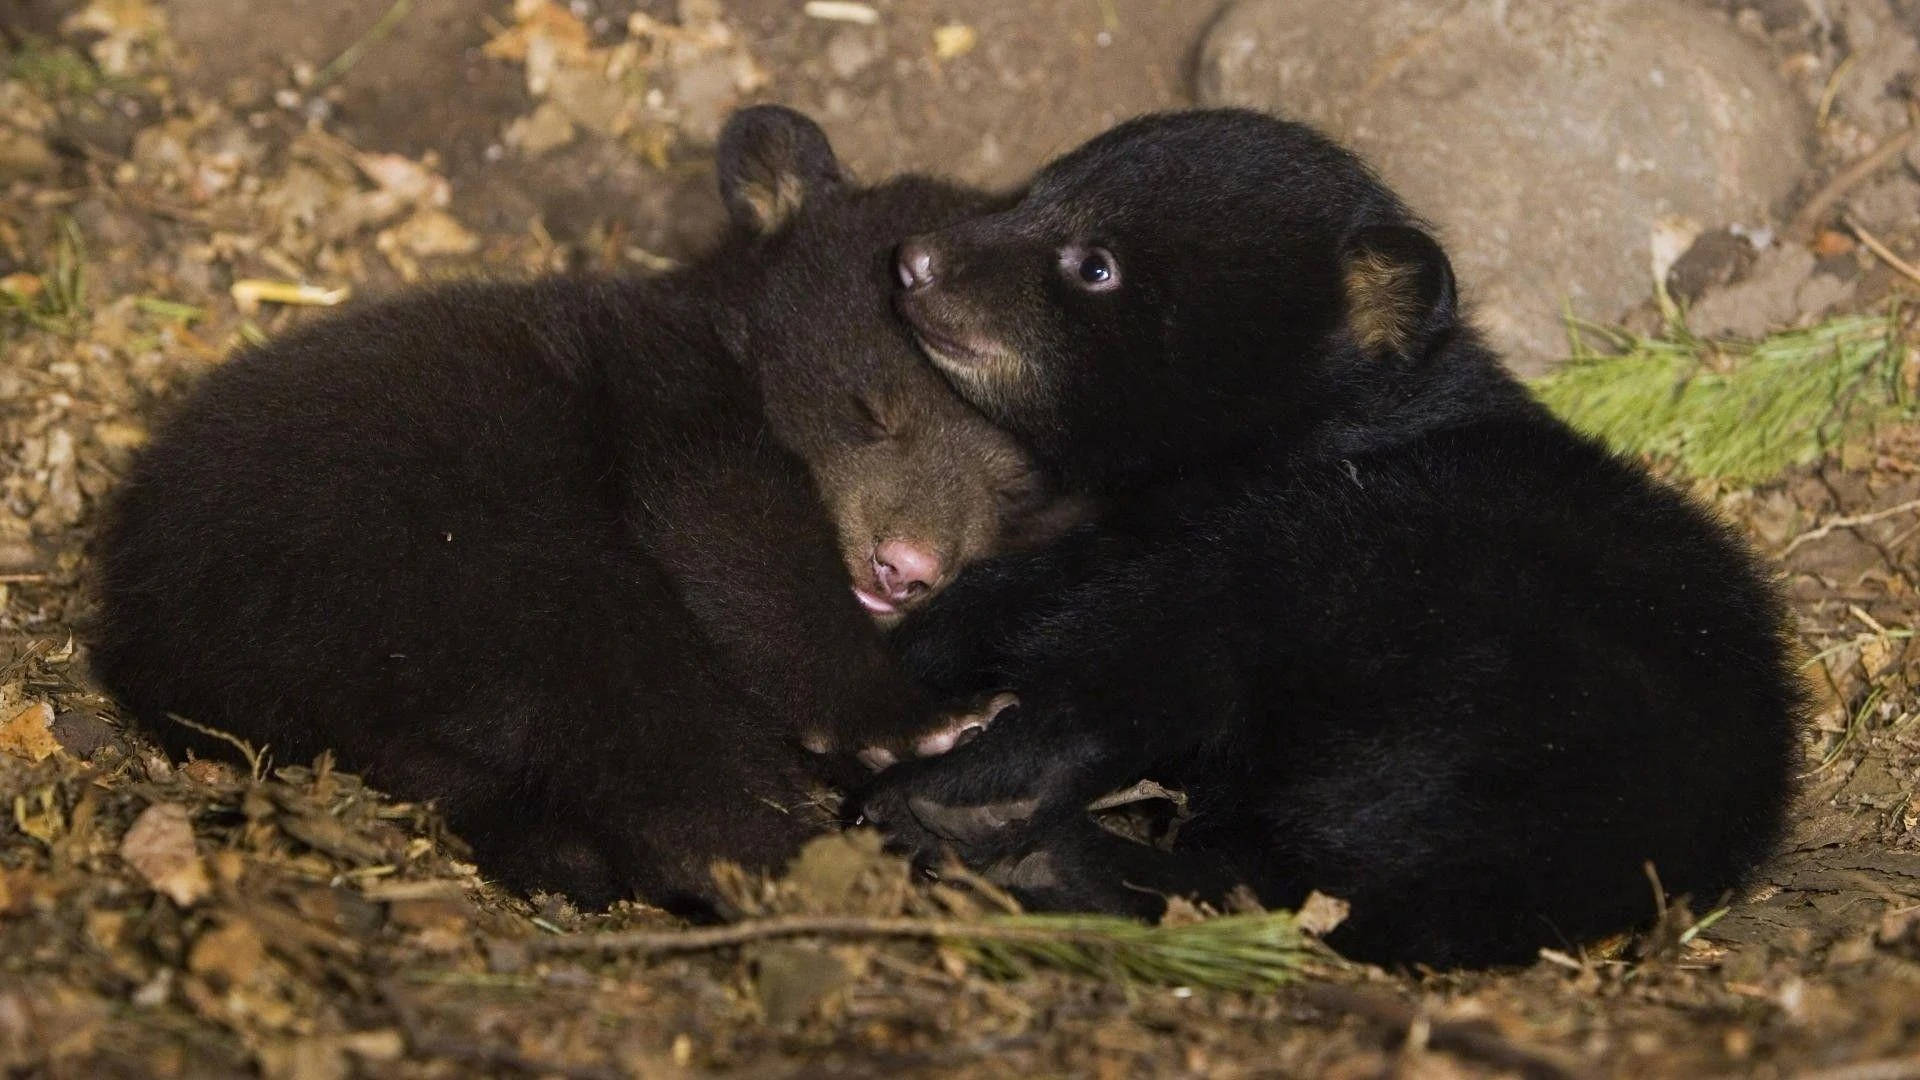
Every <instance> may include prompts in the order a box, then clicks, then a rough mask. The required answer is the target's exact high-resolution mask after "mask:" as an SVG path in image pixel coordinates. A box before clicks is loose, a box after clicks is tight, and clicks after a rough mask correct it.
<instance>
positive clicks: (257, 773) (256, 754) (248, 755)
mask: <svg viewBox="0 0 1920 1080" xmlns="http://www.w3.org/2000/svg"><path fill="white" fill-rule="evenodd" d="M167 719H169V720H171V721H173V722H174V723H176V724H179V725H180V726H181V727H184V728H189V729H191V730H193V731H197V732H199V733H200V734H202V735H205V736H207V737H208V738H210V739H219V740H220V741H221V742H224V743H227V744H229V745H231V746H232V747H234V748H235V749H237V750H239V751H240V756H241V757H242V758H245V759H246V762H247V771H248V772H250V773H252V774H253V782H254V783H256V784H257V783H259V782H260V777H261V775H262V773H263V771H264V766H262V764H261V759H262V758H263V757H264V756H265V754H266V748H265V747H262V748H261V749H259V750H255V749H254V748H253V744H252V743H250V742H248V741H247V740H245V739H242V738H240V737H239V736H237V735H234V734H231V733H229V732H225V731H221V730H220V729H219V728H217V727H209V726H208V725H206V724H203V723H201V722H200V721H198V720H189V719H187V718H186V717H184V716H181V715H180V714H179V713H168V714H167Z"/></svg>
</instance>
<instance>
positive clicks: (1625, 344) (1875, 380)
mask: <svg viewBox="0 0 1920 1080" xmlns="http://www.w3.org/2000/svg"><path fill="white" fill-rule="evenodd" d="M1585 329H1586V330H1587V332H1588V333H1590V334H1591V333H1596V332H1597V333H1599V334H1601V335H1603V336H1610V337H1611V338H1612V340H1613V343H1614V344H1615V345H1616V346H1618V347H1619V351H1618V352H1617V353H1612V354H1602V353H1599V352H1596V351H1594V350H1593V349H1592V348H1591V347H1590V346H1588V345H1587V344H1586V342H1585V341H1583V340H1582V339H1581V338H1580V337H1578V336H1576V337H1575V338H1574V340H1573V349H1574V354H1573V357H1572V359H1570V360H1569V361H1568V362H1567V364H1566V366H1565V367H1563V368H1561V369H1560V370H1559V371H1556V372H1554V373H1553V374H1551V375H1548V376H1545V377H1544V378H1541V379H1537V380H1535V381H1534V382H1533V391H1534V393H1535V394H1536V395H1537V396H1538V397H1539V398H1540V400H1541V401H1542V402H1543V403H1545V404H1546V405H1547V407H1548V408H1550V409H1552V410H1553V411H1554V412H1556V413H1558V414H1559V415H1560V416H1561V417H1562V418H1563V419H1565V420H1566V421H1567V422H1568V423H1570V424H1572V425H1573V426H1574V427H1575V428H1578V429H1579V430H1581V431H1584V432H1587V433H1588V434H1591V435H1594V436H1596V437H1598V438H1600V439H1601V440H1603V441H1605V442H1606V443H1608V444H1609V445H1611V446H1613V447H1614V448H1615V449H1617V450H1621V451H1624V452H1626V453H1631V454H1638V455H1643V456H1646V457H1650V458H1655V459H1659V460H1665V461H1671V462H1674V463H1677V464H1678V465H1679V466H1680V467H1681V468H1682V469H1684V470H1685V471H1686V472H1688V473H1691V474H1692V475H1694V476H1697V477H1707V478H1715V479H1720V480H1725V481H1729V482H1732V483H1739V484H1752V483H1758V482H1760V481H1763V480H1766V479H1769V478H1771V477H1773V476H1776V475H1778V474H1779V473H1780V472H1781V471H1783V470H1785V469H1786V468H1788V467H1790V466H1793V465H1797V464H1802V463H1805V462H1809V461H1813V460H1816V459H1818V458H1819V457H1820V456H1821V455H1822V454H1823V453H1825V452H1827V451H1828V450H1830V449H1832V448H1833V447H1835V446H1837V445H1838V444H1839V443H1840V442H1841V441H1842V440H1844V439H1845V438H1847V437H1848V436H1851V435H1855V434H1858V433H1860V432H1862V431H1865V430H1868V429H1870V428H1871V427H1873V426H1874V425H1875V424H1877V423H1880V422H1882V421H1885V420H1889V419H1893V418H1896V417H1901V416H1909V415H1912V414H1913V412H1914V402H1912V401H1910V400H1905V399H1904V397H1903V394H1902V391H1901V384H1900V364H1901V363H1902V361H1903V360H1904V359H1905V353H1906V350H1905V348H1904V344H1905V343H1904V342H1903V341H1901V340H1900V337H1899V320H1898V318H1897V316H1896V315H1852V316H1846V317H1842V318H1836V319H1832V320H1829V321H1827V322H1824V323H1820V324H1818V325H1816V326H1812V327H1808V328H1806V329H1803V330H1790V331H1786V332H1784V333H1780V334H1776V335H1773V336H1771V337H1768V338H1765V339H1763V340H1761V341H1759V342H1755V343H1751V344H1747V343H1738V342H1710V341H1704V340H1701V339H1698V338H1694V337H1692V336H1690V335H1687V334H1685V333H1684V332H1677V333H1674V334H1672V335H1670V336H1668V337H1661V338H1647V337H1639V336H1635V335H1630V334H1624V333H1617V332H1609V331H1605V330H1596V329H1595V328H1593V327H1587V328H1585Z"/></svg>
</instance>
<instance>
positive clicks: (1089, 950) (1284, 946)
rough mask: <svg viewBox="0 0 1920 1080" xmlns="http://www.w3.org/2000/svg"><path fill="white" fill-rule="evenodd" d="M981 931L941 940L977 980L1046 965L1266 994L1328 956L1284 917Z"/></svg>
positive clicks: (995, 925)
mask: <svg viewBox="0 0 1920 1080" xmlns="http://www.w3.org/2000/svg"><path fill="white" fill-rule="evenodd" d="M980 928H981V930H980V932H976V933H971V934H970V933H968V932H967V928H966V927H965V926H961V927H959V928H958V929H957V932H955V933H953V934H951V935H942V937H941V940H942V941H943V942H944V943H946V944H947V945H948V947H950V948H953V949H955V950H956V951H958V952H960V953H961V954H962V955H963V956H965V957H966V958H967V959H968V960H969V961H970V962H972V963H974V964H975V965H977V966H978V967H979V968H980V970H981V972H982V973H983V974H987V975H990V976H995V977H1001V978H1012V977H1019V976H1024V975H1026V974H1028V973H1029V971H1030V969H1032V968H1034V967H1048V968H1055V969H1058V970H1061V971H1068V972H1072V973H1075V974H1080V975H1091V976H1094V977H1096V978H1101V979H1106V980H1109V981H1113V982H1119V983H1140V984H1147V985H1154V986H1191V987H1196V988H1199V987H1204V988H1209V989H1215V990H1246V991H1267V990H1272V989H1274V988H1276V987H1279V986H1282V985H1285V984H1286V983H1288V982H1291V981H1292V980H1293V979H1294V978H1296V977H1297V976H1299V975H1301V974H1302V973H1303V969H1311V968H1313V967H1315V966H1316V965H1319V966H1322V967H1324V966H1326V965H1327V964H1328V963H1329V961H1330V957H1331V954H1329V953H1328V952H1327V951H1326V950H1325V949H1323V948H1319V947H1317V946H1316V945H1314V944H1312V943H1311V942H1310V941H1309V940H1308V939H1307V938H1306V937H1305V936H1304V935H1302V934H1301V932H1300V930H1299V927H1298V926H1296V925H1295V923H1294V920H1293V916H1292V915H1291V914H1290V913H1287V912H1267V913H1256V914H1247V915H1222V916H1219V917H1216V918H1211V919H1203V920H1200V921H1197V922H1192V923H1186V924H1184V925H1176V926H1148V925H1146V924H1144V923H1139V922H1135V921H1133V920H1131V919H1121V918H1114V917H1111V916H1101V915H1004V916H997V917H994V918H989V919H984V920H982V921H981V923H980ZM1009 931H1011V932H1012V933H1011V934H1008V933H1007V932H1009Z"/></svg>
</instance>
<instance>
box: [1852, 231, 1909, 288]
mask: <svg viewBox="0 0 1920 1080" xmlns="http://www.w3.org/2000/svg"><path fill="white" fill-rule="evenodd" d="M1840 220H1841V221H1842V222H1844V223H1845V224H1846V226H1847V228H1849V229H1851V230H1853V235H1855V236H1857V237H1859V238H1860V243H1862V244H1864V245H1865V246H1866V249H1867V250H1868V251H1871V252H1873V253H1874V254H1875V255H1878V256H1880V261H1881V262H1884V263H1886V264H1887V265H1888V266H1891V267H1893V268H1894V270H1895V271H1897V272H1898V273H1899V274H1900V276H1902V277H1904V278H1906V279H1907V280H1909V281H1912V282H1915V283H1920V267H1916V266H1914V265H1913V264H1912V263H1910V262H1908V261H1907V260H1905V259H1903V258H1901V257H1900V256H1898V255H1895V254H1894V253H1893V249H1892V248H1890V247H1888V246H1887V245H1885V244H1883V243H1881V242H1880V238H1879V237H1877V236H1875V235H1873V234H1872V233H1870V232H1868V231H1867V230H1866V228H1865V227H1864V226H1862V225H1861V224H1860V223H1859V222H1857V221H1855V220H1853V215H1851V214H1841V215H1840Z"/></svg>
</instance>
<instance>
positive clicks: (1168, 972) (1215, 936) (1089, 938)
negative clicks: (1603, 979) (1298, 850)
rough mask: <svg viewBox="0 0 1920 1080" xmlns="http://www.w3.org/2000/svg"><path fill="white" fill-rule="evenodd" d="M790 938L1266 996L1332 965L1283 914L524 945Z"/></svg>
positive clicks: (827, 926) (830, 923) (1023, 920)
mask: <svg viewBox="0 0 1920 1080" xmlns="http://www.w3.org/2000/svg"><path fill="white" fill-rule="evenodd" d="M788 937H831V938H918V939H922V940H927V941H933V942H937V943H939V944H941V945H944V946H946V947H947V948H949V949H952V950H953V951H954V952H956V953H958V954H959V955H960V956H961V957H962V958H964V959H966V960H968V961H969V962H971V963H973V964H975V965H977V966H978V967H979V968H980V969H981V971H982V972H983V973H985V974H988V975H991V976H994V977H1000V978H1014V977H1020V976H1024V975H1026V974H1028V973H1029V972H1030V971H1031V970H1032V969H1033V968H1036V967H1045V968H1055V969H1058V970H1062V971H1069V972H1074V973H1076V974H1082V975H1091V976H1094V977H1096V978H1102V979H1109V980H1112V981H1115V982H1120V983H1144V984H1151V985H1158V986H1190V987H1195V988H1210V989H1218V990H1248V991H1264V990H1272V989H1274V988H1275V987H1278V986H1282V985H1284V984H1286V983H1288V982H1290V981H1292V980H1293V979H1294V978H1296V977H1297V976H1300V975H1302V974H1308V973H1310V972H1312V971H1314V970H1328V969H1331V968H1332V967H1334V966H1336V965H1337V964H1338V963H1339V961H1338V960H1337V959H1336V958H1334V956H1333V955H1332V954H1331V953H1330V952H1328V951H1327V950H1326V949H1325V948H1324V947H1322V946H1320V945H1318V944H1317V943H1315V942H1314V941H1313V940H1312V939H1310V938H1308V937H1307V936H1306V935H1304V934H1302V933H1301V932H1300V929H1299V927H1298V926H1296V925H1295V923H1294V919H1293V916H1292V915H1291V914H1289V913H1286V912H1262V913H1254V914H1245V915H1223V916H1220V917H1217V918H1211V919H1203V920H1200V921H1197V922H1191V923H1185V924H1182V925H1175V926H1149V925H1146V924H1144V923H1140V922H1135V921H1134V920H1132V919H1124V918H1117V917H1114V916H1109V915H996V916H989V917H986V918H982V919H979V920H963V919H911V918H864V917H858V916H836V915H819V916H813V915H785V916H776V917H773V918H766V919H753V920H748V921H745V922H739V923H734V924H732V925H730V926H717V927H702V928H697V929H692V930H669V931H633V932H617V933H605V934H570V935H567V936H564V937H553V938H544V939H540V940H539V941H537V942H534V943H532V944H534V945H535V947H536V948H538V949H539V950H540V951H542V952H551V953H562V952H564V953H581V952H608V953H637V954H641V955H664V954H667V953H678V952H699V951H705V950H708V949H718V948H727V947H731V946H736V945H743V944H747V943H750V942H754V941H763V940H768V939H773V938H788Z"/></svg>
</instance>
